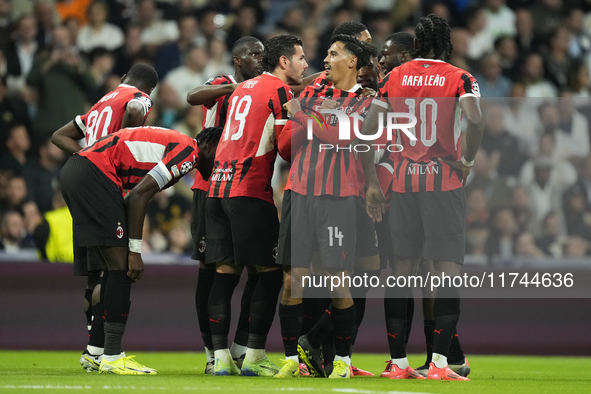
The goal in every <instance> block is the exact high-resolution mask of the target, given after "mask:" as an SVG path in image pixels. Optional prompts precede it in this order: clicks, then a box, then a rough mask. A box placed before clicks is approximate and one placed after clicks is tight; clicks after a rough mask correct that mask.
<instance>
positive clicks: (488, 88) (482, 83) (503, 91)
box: [474, 52, 511, 97]
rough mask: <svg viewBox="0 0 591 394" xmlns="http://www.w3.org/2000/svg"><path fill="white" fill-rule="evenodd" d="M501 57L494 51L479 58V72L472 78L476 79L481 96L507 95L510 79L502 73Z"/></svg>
mask: <svg viewBox="0 0 591 394" xmlns="http://www.w3.org/2000/svg"><path fill="white" fill-rule="evenodd" d="M502 70H503V69H502V68H501V58H500V56H499V55H498V54H497V53H496V52H490V53H488V54H485V55H484V56H482V58H480V73H478V74H475V75H474V78H476V80H477V81H478V86H479V87H480V95H481V97H507V96H508V95H509V91H510V90H511V81H510V80H509V78H507V77H505V76H504V75H503V74H502Z"/></svg>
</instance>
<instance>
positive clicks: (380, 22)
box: [366, 12, 395, 48]
mask: <svg viewBox="0 0 591 394" xmlns="http://www.w3.org/2000/svg"><path fill="white" fill-rule="evenodd" d="M366 25H367V30H368V31H370V32H371V42H372V44H374V45H375V46H376V48H382V46H383V45H384V42H386V38H387V37H388V36H389V35H390V34H392V32H394V31H395V30H394V25H393V24H392V21H391V20H390V19H389V18H388V17H387V15H386V14H384V13H381V12H377V13H373V14H372V15H371V16H370V17H369V18H368V19H367V22H366Z"/></svg>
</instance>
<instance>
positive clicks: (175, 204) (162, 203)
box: [148, 189, 191, 236]
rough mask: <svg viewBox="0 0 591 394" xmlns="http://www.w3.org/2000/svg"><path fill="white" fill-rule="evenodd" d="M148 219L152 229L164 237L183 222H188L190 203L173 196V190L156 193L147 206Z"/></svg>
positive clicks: (180, 197) (178, 196)
mask: <svg viewBox="0 0 591 394" xmlns="http://www.w3.org/2000/svg"><path fill="white" fill-rule="evenodd" d="M148 217H149V218H150V223H152V225H153V228H157V229H158V230H160V232H161V233H162V234H164V235H165V236H166V235H168V233H169V232H170V231H171V230H172V229H173V228H174V226H176V225H177V223H179V222H182V221H183V220H190V217H191V202H190V201H189V200H187V199H186V198H184V197H182V196H180V195H176V194H174V189H167V190H164V191H162V192H160V193H157V194H156V195H155V196H154V198H152V200H150V204H148Z"/></svg>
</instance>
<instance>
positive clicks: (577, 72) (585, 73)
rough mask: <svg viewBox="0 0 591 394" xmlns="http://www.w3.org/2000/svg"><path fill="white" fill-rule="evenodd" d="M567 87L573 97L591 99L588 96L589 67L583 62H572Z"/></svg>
mask: <svg viewBox="0 0 591 394" xmlns="http://www.w3.org/2000/svg"><path fill="white" fill-rule="evenodd" d="M567 86H568V90H569V91H570V93H571V94H572V95H573V97H591V94H589V87H591V83H590V82H589V67H588V66H587V64H586V63H585V62H583V61H580V60H577V61H574V62H573V64H572V66H571V68H570V70H569V72H568V77H567Z"/></svg>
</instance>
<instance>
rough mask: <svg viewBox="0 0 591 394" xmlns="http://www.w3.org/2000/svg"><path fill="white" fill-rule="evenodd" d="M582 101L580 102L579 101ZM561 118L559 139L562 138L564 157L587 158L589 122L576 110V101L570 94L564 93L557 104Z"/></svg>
mask: <svg viewBox="0 0 591 394" xmlns="http://www.w3.org/2000/svg"><path fill="white" fill-rule="evenodd" d="M579 101H580V100H579ZM557 107H558V114H559V116H560V125H559V127H560V131H561V133H560V134H559V136H560V137H559V136H557V138H562V139H563V140H564V142H563V143H562V144H561V145H562V147H563V149H564V153H562V154H563V155H564V157H567V158H569V159H572V158H573V157H577V158H580V159H582V158H585V157H587V156H588V155H589V122H588V121H587V118H586V117H585V116H584V115H583V114H581V113H580V112H579V111H577V109H576V108H575V100H574V99H573V98H572V97H571V95H570V94H569V93H562V94H561V97H560V98H559V99H558V103H557Z"/></svg>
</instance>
